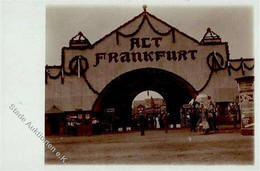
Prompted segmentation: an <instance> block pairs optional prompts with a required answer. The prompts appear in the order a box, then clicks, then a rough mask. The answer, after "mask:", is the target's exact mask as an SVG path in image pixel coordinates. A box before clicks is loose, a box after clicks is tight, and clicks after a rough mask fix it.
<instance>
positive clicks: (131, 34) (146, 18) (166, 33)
mask: <svg viewBox="0 0 260 171" xmlns="http://www.w3.org/2000/svg"><path fill="white" fill-rule="evenodd" d="M145 20H147V22H148V25H149V26H150V27H151V28H152V30H153V31H154V32H155V33H156V34H158V35H160V36H166V35H169V34H170V33H172V42H174V41H175V33H174V28H173V27H170V30H169V31H167V32H165V33H161V32H159V31H158V30H156V29H155V28H154V27H153V25H152V23H151V22H150V20H149V18H148V17H147V15H146V12H144V13H143V19H142V21H141V23H140V24H139V26H138V27H137V29H136V30H135V31H134V32H133V33H130V34H124V33H122V32H119V31H116V43H117V45H118V44H119V36H122V37H133V36H134V35H136V34H137V33H138V32H139V31H140V30H141V28H142V26H143V24H144V21H145Z"/></svg>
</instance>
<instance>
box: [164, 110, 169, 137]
mask: <svg viewBox="0 0 260 171" xmlns="http://www.w3.org/2000/svg"><path fill="white" fill-rule="evenodd" d="M168 114H169V113H168ZM168 114H167V113H164V115H163V125H164V129H165V133H167V132H168Z"/></svg>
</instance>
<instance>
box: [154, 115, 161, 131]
mask: <svg viewBox="0 0 260 171" xmlns="http://www.w3.org/2000/svg"><path fill="white" fill-rule="evenodd" d="M155 120H156V129H160V122H159V117H158V116H157V117H156V119H155Z"/></svg>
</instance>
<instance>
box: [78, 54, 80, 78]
mask: <svg viewBox="0 0 260 171" xmlns="http://www.w3.org/2000/svg"><path fill="white" fill-rule="evenodd" d="M78 77H79V78H80V58H78Z"/></svg>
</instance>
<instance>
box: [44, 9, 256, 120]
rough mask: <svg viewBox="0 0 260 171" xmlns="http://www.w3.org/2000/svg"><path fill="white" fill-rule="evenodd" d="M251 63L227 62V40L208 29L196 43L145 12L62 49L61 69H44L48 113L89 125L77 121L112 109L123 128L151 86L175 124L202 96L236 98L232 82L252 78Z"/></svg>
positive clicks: (222, 99)
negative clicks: (133, 104)
mask: <svg viewBox="0 0 260 171" xmlns="http://www.w3.org/2000/svg"><path fill="white" fill-rule="evenodd" d="M253 63H254V61H253V59H242V58H241V59H236V60H233V59H230V54H229V50H228V43H227V42H222V41H221V38H220V36H219V35H217V34H216V33H214V32H213V31H212V30H211V29H210V28H208V29H207V31H206V33H205V35H204V37H203V38H202V40H201V41H197V40H196V39H194V38H192V37H190V36H188V35H187V34H185V33H183V32H181V31H180V30H178V29H176V28H175V27H172V26H171V25H169V24H167V23H166V22H164V21H162V20H161V19H159V18H157V17H156V16H154V15H152V14H150V13H149V12H147V11H146V9H144V11H143V12H142V13H140V14H139V15H137V16H136V17H134V18H133V19H132V20H130V21H128V22H126V23H125V24H123V25H121V26H120V27H118V28H117V29H115V30H114V31H112V32H111V33H109V34H107V35H106V36H104V37H103V38H101V39H100V40H98V41H96V42H95V43H93V44H91V43H90V42H89V41H88V39H87V38H86V37H85V36H84V35H83V33H82V32H79V33H78V34H77V35H76V36H74V37H73V38H72V39H71V40H70V42H69V47H63V48H62V54H61V64H60V65H58V66H48V65H46V70H45V83H46V91H45V93H46V98H45V99H46V103H45V109H46V111H47V110H49V109H50V108H51V107H52V106H53V105H55V106H57V107H58V108H59V109H61V110H62V111H64V113H67V114H68V115H69V114H73V115H74V114H75V113H77V120H79V122H84V123H89V124H91V121H89V122H85V121H83V119H82V116H88V114H92V116H97V117H101V118H102V117H103V115H102V112H103V113H104V110H105V109H111V110H112V109H113V108H115V109H116V111H115V112H117V113H118V115H120V118H121V121H122V122H125V123H126V124H127V122H128V120H129V119H128V118H129V112H131V102H132V100H133V99H134V97H135V96H136V95H137V94H138V93H140V92H141V91H144V90H148V89H149V90H154V91H156V92H158V93H160V94H161V95H162V96H163V97H164V99H165V100H166V103H167V109H168V111H169V112H170V113H172V114H173V115H174V116H176V117H174V122H179V117H178V112H177V109H178V107H179V106H180V105H181V104H183V103H187V102H188V101H189V100H190V99H191V98H192V97H195V96H196V95H197V94H199V93H203V94H207V95H209V96H211V97H212V98H213V99H214V100H215V101H216V102H232V101H234V99H235V98H236V96H237V95H238V90H237V83H236V81H235V80H234V79H235V78H238V77H242V76H250V75H253V73H254V71H253V68H254V65H253ZM80 112H81V113H82V114H80ZM66 117H69V116H66ZM80 118H81V120H80ZM86 118H87V120H89V119H91V117H89V116H88V117H86ZM86 118H85V119H86ZM77 122H78V121H77Z"/></svg>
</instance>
